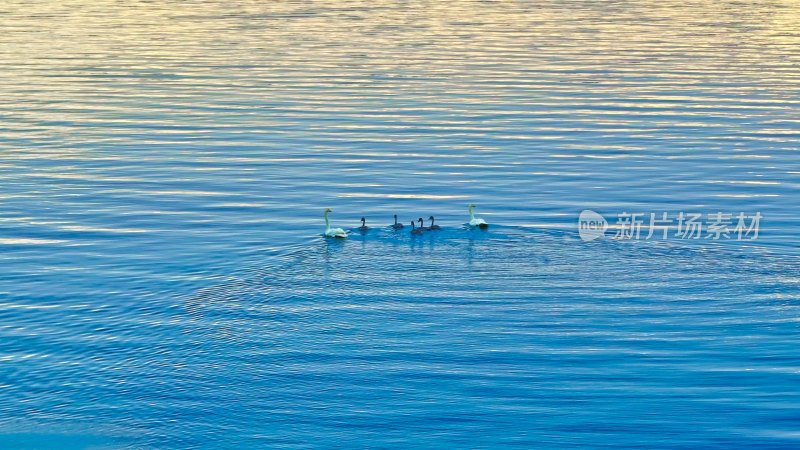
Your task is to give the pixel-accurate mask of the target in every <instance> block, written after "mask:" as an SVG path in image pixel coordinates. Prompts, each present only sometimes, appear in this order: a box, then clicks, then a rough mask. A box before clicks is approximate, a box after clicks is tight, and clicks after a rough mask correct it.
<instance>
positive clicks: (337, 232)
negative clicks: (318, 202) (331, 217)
mask: <svg viewBox="0 0 800 450" xmlns="http://www.w3.org/2000/svg"><path fill="white" fill-rule="evenodd" d="M329 212H331V209H330V208H325V237H334V238H343V239H344V238H346V237H347V233H345V232H344V230H343V229H341V228H331V224H330V222H328V213H329Z"/></svg>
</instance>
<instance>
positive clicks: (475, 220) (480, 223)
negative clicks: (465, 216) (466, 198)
mask: <svg viewBox="0 0 800 450" xmlns="http://www.w3.org/2000/svg"><path fill="white" fill-rule="evenodd" d="M473 208H475V205H473V204H472V203H470V204H469V226H471V227H478V228H481V229H483V228H487V227H489V224H488V223H486V221H485V220H483V219H481V218H479V217H475V213H474V212H472V209H473Z"/></svg>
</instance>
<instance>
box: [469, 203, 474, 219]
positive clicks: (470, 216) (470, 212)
mask: <svg viewBox="0 0 800 450" xmlns="http://www.w3.org/2000/svg"><path fill="white" fill-rule="evenodd" d="M469 220H475V213H474V212H472V206H470V207H469Z"/></svg>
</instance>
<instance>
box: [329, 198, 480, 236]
mask: <svg viewBox="0 0 800 450" xmlns="http://www.w3.org/2000/svg"><path fill="white" fill-rule="evenodd" d="M474 208H475V205H473V204H472V203H470V205H469V222H468V223H469V226H471V227H477V228H481V229H486V228H487V227H488V226H489V224H488V223H486V221H485V220H483V219H481V218H479V217H475V213H474V212H473V211H472V210H473V209H474ZM329 212H331V209H330V208H326V209H325V237H330V238H341V239H344V238H346V237H347V233H346V232H345V231H344V230H343V229H341V228H331V224H330V222H329V221H328V213H329ZM428 220H430V221H431V225H430V226H429V227H426V226H424V225H425V222H424V221H423V220H422V217H420V218H419V219H417V222H419V226H416V224H415V223H414V221H413V220H412V221H411V234H422V232H423V231H433V230H441V229H442V227H440V226H439V225H436V224H434V223H433V221H434V219H433V216H430V217H428ZM390 227H391V228H393V229H395V230H399V229H402V228H403V224H402V223H397V214H395V215H394V224H393V225H390ZM367 230H369V227H368V226H367V219H366V218H364V217H362V218H361V226H360V227H358V231H361V232H365V231H367Z"/></svg>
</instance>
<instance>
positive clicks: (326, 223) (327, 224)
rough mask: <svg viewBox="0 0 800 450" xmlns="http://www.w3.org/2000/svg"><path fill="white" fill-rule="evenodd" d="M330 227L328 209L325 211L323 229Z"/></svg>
mask: <svg viewBox="0 0 800 450" xmlns="http://www.w3.org/2000/svg"><path fill="white" fill-rule="evenodd" d="M330 229H331V224H330V222H328V211H325V231H328V230H330Z"/></svg>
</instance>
